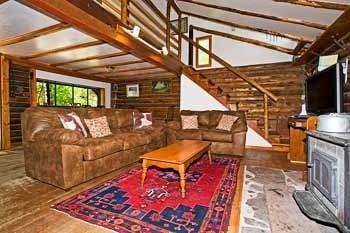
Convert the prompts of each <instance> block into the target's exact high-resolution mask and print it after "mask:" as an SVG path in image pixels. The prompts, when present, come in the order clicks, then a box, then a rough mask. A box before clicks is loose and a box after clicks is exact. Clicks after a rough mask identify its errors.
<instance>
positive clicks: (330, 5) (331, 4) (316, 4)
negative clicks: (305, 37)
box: [273, 0, 350, 11]
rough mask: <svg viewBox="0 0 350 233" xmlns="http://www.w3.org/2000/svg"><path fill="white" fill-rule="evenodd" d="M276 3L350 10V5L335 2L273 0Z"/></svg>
mask: <svg viewBox="0 0 350 233" xmlns="http://www.w3.org/2000/svg"><path fill="white" fill-rule="evenodd" d="M273 1H274V2H283V3H290V4H294V5H300V6H308V7H314V8H323V9H328V10H339V11H344V10H346V8H348V7H349V6H350V5H349V4H343V3H335V2H322V1H314V0H307V1H305V0H273Z"/></svg>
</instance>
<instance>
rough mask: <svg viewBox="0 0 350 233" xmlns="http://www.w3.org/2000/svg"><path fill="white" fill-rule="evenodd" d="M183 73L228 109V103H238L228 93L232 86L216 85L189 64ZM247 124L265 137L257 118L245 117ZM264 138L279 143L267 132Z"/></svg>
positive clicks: (231, 90) (230, 91)
mask: <svg viewBox="0 0 350 233" xmlns="http://www.w3.org/2000/svg"><path fill="white" fill-rule="evenodd" d="M183 74H184V75H186V76H187V77H188V78H189V79H191V80H192V81H193V82H194V83H196V84H197V85H198V86H200V87H201V88H202V89H203V90H205V91H206V92H207V93H209V94H210V95H211V96H212V97H214V98H215V99H216V100H217V101H218V102H220V103H221V104H222V105H224V106H225V107H227V108H228V109H230V105H238V103H237V102H236V101H234V100H232V98H231V95H230V94H229V93H232V92H233V88H230V87H225V86H223V85H216V84H215V82H214V81H213V80H212V79H210V78H208V77H206V76H205V75H204V74H202V73H201V72H200V71H196V70H194V69H193V68H192V67H189V66H187V67H185V68H184V69H183ZM238 110H239V109H238ZM247 118H248V116H247ZM247 124H248V126H249V127H250V128H251V129H253V130H254V131H256V132H257V133H258V134H259V135H260V136H261V137H263V138H264V137H265V132H264V127H261V125H260V124H259V121H258V120H253V119H247ZM266 140H267V141H269V142H270V143H271V144H279V143H280V141H279V140H278V137H277V136H276V135H270V134H269V137H268V138H267V139H266Z"/></svg>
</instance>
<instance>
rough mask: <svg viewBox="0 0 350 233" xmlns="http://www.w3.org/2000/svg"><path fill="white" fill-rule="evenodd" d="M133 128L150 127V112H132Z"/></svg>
mask: <svg viewBox="0 0 350 233" xmlns="http://www.w3.org/2000/svg"><path fill="white" fill-rule="evenodd" d="M133 122H134V123H133V125H134V129H147V128H152V123H153V122H152V113H150V112H133Z"/></svg>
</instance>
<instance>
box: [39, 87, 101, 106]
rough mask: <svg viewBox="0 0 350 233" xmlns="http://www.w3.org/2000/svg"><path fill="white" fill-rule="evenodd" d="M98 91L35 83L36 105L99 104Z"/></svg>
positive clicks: (87, 88)
mask: <svg viewBox="0 0 350 233" xmlns="http://www.w3.org/2000/svg"><path fill="white" fill-rule="evenodd" d="M98 93H99V90H98V89H94V88H89V87H80V86H74V85H69V84H63V83H54V82H50V81H37V103H38V105H40V106H62V107H65V106H83V107H84V106H91V107H97V106H98V103H99V95H98Z"/></svg>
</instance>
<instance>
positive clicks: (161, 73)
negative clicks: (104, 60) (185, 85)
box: [108, 71, 170, 80]
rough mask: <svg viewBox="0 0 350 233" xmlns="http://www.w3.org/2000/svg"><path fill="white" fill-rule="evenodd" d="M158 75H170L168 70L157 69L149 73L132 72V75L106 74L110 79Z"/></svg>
mask: <svg viewBox="0 0 350 233" xmlns="http://www.w3.org/2000/svg"><path fill="white" fill-rule="evenodd" d="M159 75H170V73H169V72H167V71H159V72H154V73H150V74H141V73H140V74H137V75H135V74H133V75H115V76H108V77H109V78H110V79H119V80H120V79H130V78H139V77H147V76H152V77H158V76H159Z"/></svg>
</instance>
